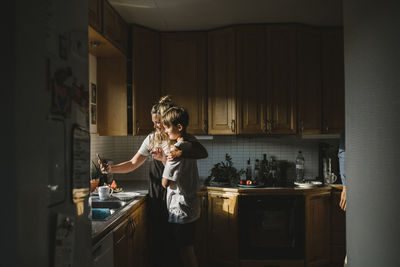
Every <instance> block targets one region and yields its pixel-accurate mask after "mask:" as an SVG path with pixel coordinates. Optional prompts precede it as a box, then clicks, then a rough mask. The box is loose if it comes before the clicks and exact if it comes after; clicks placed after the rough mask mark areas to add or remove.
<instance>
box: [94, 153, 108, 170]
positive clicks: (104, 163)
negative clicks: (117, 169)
mask: <svg viewBox="0 0 400 267" xmlns="http://www.w3.org/2000/svg"><path fill="white" fill-rule="evenodd" d="M96 156H97V158H98V159H99V160H100V162H101V164H103V167H104V168H106V169H107V162H106V161H104V160H103V159H102V158H101V157H100V155H99V153H96Z"/></svg>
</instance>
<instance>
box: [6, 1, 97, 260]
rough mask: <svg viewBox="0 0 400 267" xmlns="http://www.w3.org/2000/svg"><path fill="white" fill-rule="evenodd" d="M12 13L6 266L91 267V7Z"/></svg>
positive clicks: (65, 5)
mask: <svg viewBox="0 0 400 267" xmlns="http://www.w3.org/2000/svg"><path fill="white" fill-rule="evenodd" d="M13 9H14V10H13V11H15V31H14V35H13V36H12V38H10V42H11V44H10V46H13V49H14V51H15V73H16V75H15V88H14V89H15V91H14V92H15V93H14V94H13V96H14V98H13V99H12V100H14V102H15V103H14V104H13V105H12V107H13V108H12V109H13V111H12V112H13V114H12V116H13V120H14V126H13V129H12V131H13V133H14V135H10V136H12V138H13V141H14V142H15V146H14V147H15V149H14V153H13V157H14V158H13V162H14V163H15V169H14V170H13V172H12V173H13V174H12V175H13V177H12V179H15V180H14V181H15V184H16V188H15V191H14V193H15V194H14V197H15V198H16V201H15V204H13V205H14V206H15V210H16V212H15V214H13V215H12V216H10V218H7V220H8V223H9V225H14V226H13V227H12V228H10V229H12V231H15V233H13V234H10V236H12V239H13V240H14V241H16V242H15V243H16V244H15V250H14V251H13V252H15V254H16V257H13V259H12V260H6V261H3V263H7V266H41V267H46V266H77V267H78V266H79V267H83V266H90V265H91V246H92V244H91V223H90V221H89V219H88V214H89V210H88V204H87V199H88V196H89V179H90V178H89V177H90V176H89V175H90V135H89V130H88V128H89V116H88V106H89V90H88V84H89V82H88V7H87V1H85V0H71V1H64V0H36V1H27V0H16V1H15V2H14V6H13ZM10 12H11V10H10ZM13 223H14V224H13ZM3 243H4V240H3ZM10 251H11V250H10ZM0 265H1V266H2V264H0Z"/></svg>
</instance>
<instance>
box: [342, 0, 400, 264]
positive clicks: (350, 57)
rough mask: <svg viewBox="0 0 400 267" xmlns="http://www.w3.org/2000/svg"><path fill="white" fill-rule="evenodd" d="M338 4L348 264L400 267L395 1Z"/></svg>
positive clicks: (399, 20) (399, 65)
mask: <svg viewBox="0 0 400 267" xmlns="http://www.w3.org/2000/svg"><path fill="white" fill-rule="evenodd" d="M343 5H344V46H345V99H346V177H347V178H346V184H347V188H348V189H347V190H348V192H347V196H348V205H347V211H346V222H347V228H346V229H347V252H348V265H349V266H351V267H357V266H358V267H369V266H371V267H376V266H385V267H392V266H393V267H394V266H399V264H400V253H399V251H400V238H399V237H400V227H399V222H400V208H399V203H400V194H399V188H400V179H399V178H400V177H399V167H398V166H399V162H400V150H399V147H400V144H399V136H400V120H399V106H400V75H399V73H400V49H399V47H400V34H399V29H400V17H399V16H398V14H399V11H400V3H399V2H398V1H396V0H387V1H376V0H365V1H355V0H346V1H343Z"/></svg>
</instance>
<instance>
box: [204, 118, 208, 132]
mask: <svg viewBox="0 0 400 267" xmlns="http://www.w3.org/2000/svg"><path fill="white" fill-rule="evenodd" d="M204 132H205V133H207V132H208V121H207V120H204Z"/></svg>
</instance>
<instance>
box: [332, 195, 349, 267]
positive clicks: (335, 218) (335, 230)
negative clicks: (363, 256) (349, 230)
mask: <svg viewBox="0 0 400 267" xmlns="http://www.w3.org/2000/svg"><path fill="white" fill-rule="evenodd" d="M340 195H341V190H337V189H332V196H331V266H332V267H339V266H340V267H341V266H343V262H344V258H345V256H346V216H345V212H344V211H343V210H342V209H341V208H340V207H339V202H340Z"/></svg>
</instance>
